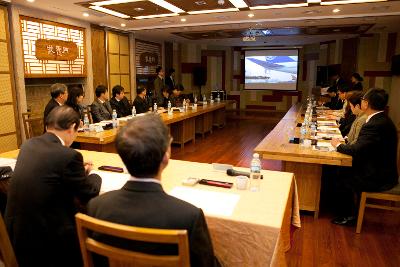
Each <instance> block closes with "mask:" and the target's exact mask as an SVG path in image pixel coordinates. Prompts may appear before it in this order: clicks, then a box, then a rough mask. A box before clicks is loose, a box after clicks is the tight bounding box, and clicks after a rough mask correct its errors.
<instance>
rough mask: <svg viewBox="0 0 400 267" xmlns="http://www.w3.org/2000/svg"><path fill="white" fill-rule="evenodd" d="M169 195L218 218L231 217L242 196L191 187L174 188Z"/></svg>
mask: <svg viewBox="0 0 400 267" xmlns="http://www.w3.org/2000/svg"><path fill="white" fill-rule="evenodd" d="M169 194H170V195H171V196H174V197H176V198H179V199H182V200H184V201H186V202H189V203H190V204H193V205H195V206H196V207H198V208H201V209H202V210H203V211H204V213H206V214H211V215H218V216H231V215H232V213H233V210H234V209H235V207H236V204H237V203H238V201H239V199H240V195H237V194H231V193H221V192H213V191H207V190H201V189H194V188H189V187H183V186H177V187H174V188H173V189H172V190H171V191H170V192H169Z"/></svg>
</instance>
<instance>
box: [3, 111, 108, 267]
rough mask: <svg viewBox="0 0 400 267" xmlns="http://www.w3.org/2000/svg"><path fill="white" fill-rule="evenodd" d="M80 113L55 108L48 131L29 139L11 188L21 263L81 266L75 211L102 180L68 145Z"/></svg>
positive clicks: (11, 229) (10, 210)
mask: <svg viewBox="0 0 400 267" xmlns="http://www.w3.org/2000/svg"><path fill="white" fill-rule="evenodd" d="M79 123H80V118H79V115H78V114H77V113H76V112H75V111H74V110H73V109H72V108H70V107H68V106H62V107H57V108H55V109H53V110H52V111H51V112H50V114H49V115H48V116H47V121H46V126H47V132H46V133H45V134H43V135H41V136H39V137H35V138H32V139H29V140H28V141H26V142H25V143H24V144H23V145H22V147H21V150H20V152H19V155H18V159H17V163H16V166H15V170H14V174H13V176H12V178H11V183H10V187H9V191H8V200H7V207H6V212H5V223H6V226H7V230H8V233H9V235H10V240H11V243H12V245H13V247H14V250H15V253H16V257H17V261H18V264H19V266H20V267H32V266H41V267H59V266H65V267H71V266H82V260H81V254H80V249H79V242H78V238H77V233H76V230H75V218H74V215H75V213H76V212H77V211H78V210H77V207H78V203H79V204H80V205H84V204H85V203H87V202H88V201H89V199H90V198H92V197H95V196H97V195H98V194H99V191H100V185H101V178H100V177H99V176H98V175H96V174H91V175H88V173H89V172H90V171H91V168H92V167H91V164H89V163H84V162H83V158H82V155H81V153H79V152H77V151H75V150H73V149H71V148H69V146H70V145H71V144H72V142H73V141H74V139H75V138H76V135H77V129H78V126H79Z"/></svg>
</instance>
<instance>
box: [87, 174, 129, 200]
mask: <svg viewBox="0 0 400 267" xmlns="http://www.w3.org/2000/svg"><path fill="white" fill-rule="evenodd" d="M91 173H95V174H98V175H99V176H100V177H101V180H102V182H101V188H100V194H102V193H106V192H108V191H113V190H118V189H121V187H123V186H124V184H125V183H126V182H127V181H128V179H129V178H130V177H131V176H130V175H129V174H126V173H117V172H104V171H97V170H96V171H92V172H91Z"/></svg>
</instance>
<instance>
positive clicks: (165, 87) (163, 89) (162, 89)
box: [161, 85, 170, 93]
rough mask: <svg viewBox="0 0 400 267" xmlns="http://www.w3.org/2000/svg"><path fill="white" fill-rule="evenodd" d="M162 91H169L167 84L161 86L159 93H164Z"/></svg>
mask: <svg viewBox="0 0 400 267" xmlns="http://www.w3.org/2000/svg"><path fill="white" fill-rule="evenodd" d="M164 92H168V93H169V92H170V90H169V87H168V85H165V86H163V87H162V88H161V93H164Z"/></svg>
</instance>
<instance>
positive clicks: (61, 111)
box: [45, 105, 81, 131]
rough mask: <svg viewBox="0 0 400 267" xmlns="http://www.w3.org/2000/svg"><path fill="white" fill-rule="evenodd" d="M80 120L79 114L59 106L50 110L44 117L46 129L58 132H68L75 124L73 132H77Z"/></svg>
mask: <svg viewBox="0 0 400 267" xmlns="http://www.w3.org/2000/svg"><path fill="white" fill-rule="evenodd" d="M80 122H81V119H80V117H79V114H78V113H77V112H76V111H75V110H74V109H73V108H71V107H69V106H65V105H64V106H59V107H55V108H53V109H52V110H51V112H50V113H49V115H48V116H47V117H46V121H45V125H46V128H47V129H55V130H59V131H64V130H68V129H69V128H70V127H71V125H73V124H74V123H75V127H74V128H75V130H78V128H79V125H80Z"/></svg>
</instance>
